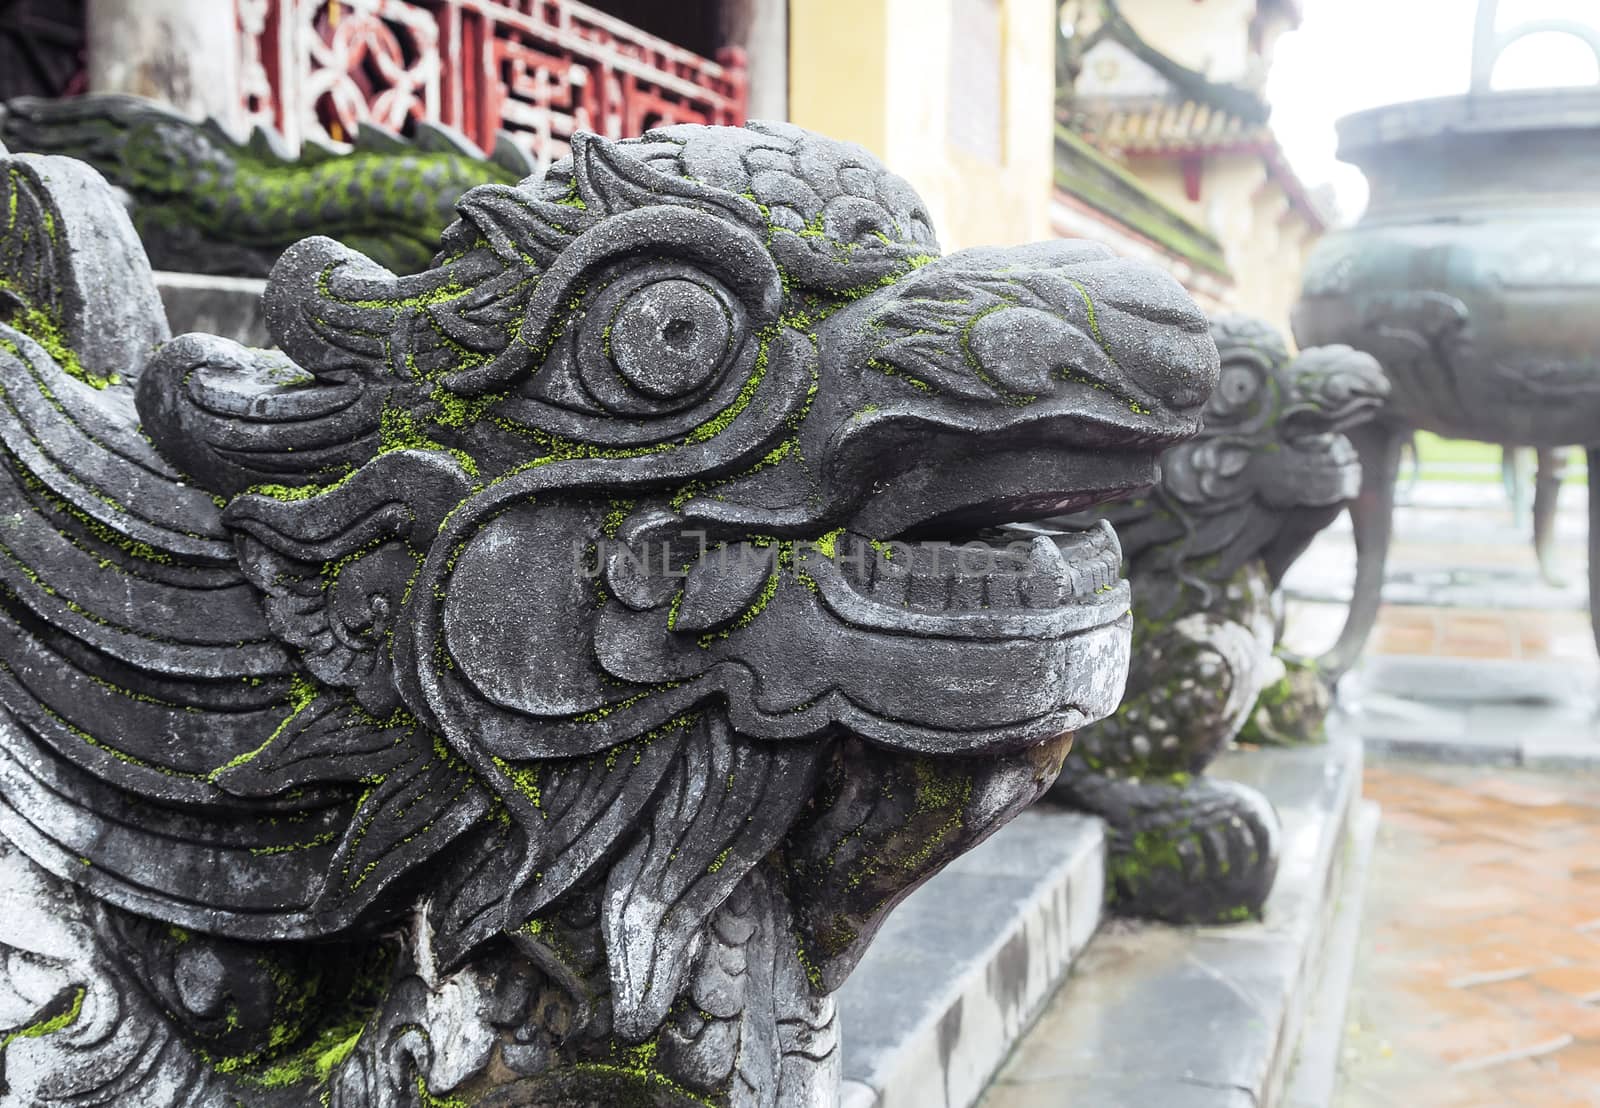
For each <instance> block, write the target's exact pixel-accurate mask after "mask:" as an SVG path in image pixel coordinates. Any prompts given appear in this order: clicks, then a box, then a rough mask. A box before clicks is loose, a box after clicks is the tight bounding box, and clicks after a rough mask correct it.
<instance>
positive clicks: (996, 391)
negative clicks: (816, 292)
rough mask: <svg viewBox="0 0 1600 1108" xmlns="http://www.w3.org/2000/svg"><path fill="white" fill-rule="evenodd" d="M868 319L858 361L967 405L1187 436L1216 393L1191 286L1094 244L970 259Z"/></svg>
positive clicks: (954, 258) (955, 260)
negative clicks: (868, 342) (1041, 409)
mask: <svg viewBox="0 0 1600 1108" xmlns="http://www.w3.org/2000/svg"><path fill="white" fill-rule="evenodd" d="M861 316H862V317H863V319H862V321H863V322H865V323H866V327H865V328H864V329H863V330H864V333H865V334H867V335H870V336H872V347H871V348H868V349H864V350H854V351H851V352H850V353H851V354H853V355H855V356H856V357H858V358H860V360H861V361H863V362H865V363H866V364H867V365H869V366H876V367H879V368H886V369H887V371H889V372H891V373H893V374H894V375H896V376H899V377H902V378H909V379H910V380H911V381H912V382H914V383H916V384H918V385H920V386H923V387H925V389H926V391H927V392H929V393H931V394H936V395H940V396H944V397H948V398H950V399H959V400H961V401H963V402H966V401H980V402H981V401H988V402H995V401H998V402H1000V403H1002V404H1004V405H1006V406H1007V408H1008V409H1009V410H1013V411H1015V410H1021V409H1031V408H1034V407H1035V406H1036V405H1042V406H1047V407H1051V408H1057V407H1059V408H1061V409H1062V410H1063V411H1065V410H1066V409H1068V408H1070V409H1072V411H1073V412H1074V413H1075V414H1077V415H1079V416H1084V417H1090V418H1095V417H1104V418H1106V419H1107V420H1109V421H1111V422H1115V423H1118V424H1124V423H1127V424H1129V427H1128V429H1129V430H1133V427H1132V426H1131V425H1132V424H1138V425H1139V426H1138V430H1139V431H1140V432H1142V433H1145V434H1149V435H1153V436H1156V437H1162V436H1166V435H1173V436H1181V435H1188V434H1192V433H1193V431H1194V426H1195V421H1196V420H1197V418H1198V416H1199V412H1200V409H1201V407H1202V406H1203V405H1204V403H1205V401H1206V399H1207V398H1208V397H1209V396H1210V394H1211V391H1212V389H1213V388H1214V387H1215V385H1216V382H1217V374H1218V358H1217V352H1216V347H1215V344H1214V343H1213V342H1212V339H1211V335H1210V330H1209V326H1208V324H1207V321H1206V318H1205V316H1204V315H1203V313H1201V311H1200V309H1199V308H1198V307H1197V306H1196V305H1195V304H1194V302H1193V301H1192V300H1190V299H1189V297H1188V294H1186V293H1185V292H1184V291H1183V288H1182V286H1180V285H1179V284H1178V283H1177V282H1176V281H1174V280H1173V279H1172V278H1170V277H1168V276H1167V275H1165V274H1163V273H1161V272H1159V271H1156V270H1154V269H1152V268H1150V267H1149V266H1144V265H1140V264H1138V263H1135V262H1128V261H1125V260H1123V259H1120V258H1117V257H1115V256H1113V255H1112V254H1111V253H1110V252H1109V251H1107V250H1106V249H1105V248H1104V247H1101V246H1098V245H1096V244H1090V243H1082V242H1057V243H1039V244H1035V245H1032V246H1023V247H1014V248H1009V249H984V250H968V251H962V252H960V253H957V254H953V255H951V256H949V257H947V258H942V259H939V260H938V261H935V262H933V263H931V264H929V265H927V266H925V267H923V268H922V269H920V270H918V271H917V272H916V273H915V274H913V275H911V276H908V277H907V278H905V279H903V280H901V281H899V282H897V283H896V284H895V285H894V286H893V287H892V288H890V289H886V290H885V291H884V292H883V293H882V294H880V295H879V296H877V297H874V298H873V299H872V301H871V302H870V303H868V304H864V305H863V306H862V310H861ZM851 322H855V321H854V320H852V321H851ZM825 345H828V344H827V343H826V342H825ZM862 355H864V357H862ZM846 360H848V359H846Z"/></svg>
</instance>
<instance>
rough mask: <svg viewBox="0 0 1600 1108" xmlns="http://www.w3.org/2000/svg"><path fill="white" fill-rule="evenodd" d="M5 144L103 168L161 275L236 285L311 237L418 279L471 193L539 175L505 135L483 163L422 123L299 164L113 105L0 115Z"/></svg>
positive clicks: (147, 110)
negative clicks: (168, 272) (209, 277)
mask: <svg viewBox="0 0 1600 1108" xmlns="http://www.w3.org/2000/svg"><path fill="white" fill-rule="evenodd" d="M0 144H4V145H6V146H8V147H10V148H11V149H12V150H15V151H19V152H20V151H25V150H26V151H31V152H33V153H39V154H59V155H63V156H67V157H73V158H77V159H79V160H81V161H85V162H88V163H89V164H90V165H92V166H94V167H95V169H96V170H98V171H99V172H100V174H101V175H102V176H103V177H105V178H106V179H107V180H108V181H110V182H111V183H112V184H113V185H115V186H117V187H118V188H119V189H121V190H122V192H123V195H124V197H125V199H126V201H127V203H128V207H129V209H130V211H131V214H132V216H133V224H134V227H135V229H137V230H138V232H139V238H140V239H141V241H142V242H143V243H144V248H145V252H146V254H148V255H149V258H150V261H151V263H152V264H153V265H154V266H155V267H156V268H157V269H173V270H181V271H183V272H188V273H208V274H222V275H227V276H236V277H265V276H266V275H267V274H268V272H269V271H271V269H272V264H273V263H274V262H275V261H277V260H278V256H279V255H280V254H282V253H283V252H284V251H285V250H287V249H288V248H289V247H290V246H292V245H293V244H294V243H295V242H297V241H299V240H300V239H302V238H305V237H306V236H307V235H312V234H322V235H330V236H332V237H334V238H337V239H339V240H340V241H341V242H344V243H346V244H347V245H349V246H350V247H352V248H353V249H356V250H360V251H361V252H363V253H365V254H367V255H368V256H369V257H371V258H372V259H373V260H374V261H376V262H377V263H378V264H379V265H382V266H384V267H386V268H388V269H392V270H394V271H395V272H397V273H415V272H416V271H418V270H420V269H423V268H424V267H426V266H427V264H428V262H429V261H430V260H431V259H432V258H433V255H434V252H435V251H437V250H438V248H439V234H440V232H442V231H443V230H444V229H445V227H447V226H448V225H449V224H450V223H451V222H452V221H453V220H454V219H455V203H456V200H458V199H459V198H460V196H461V194H462V193H463V192H465V191H466V190H467V189H469V188H471V187H472V186H473V185H482V184H505V185H511V184H515V183H516V182H517V181H519V180H521V179H522V178H524V177H526V176H528V174H530V173H532V172H533V170H534V164H533V162H532V160H531V159H530V158H529V157H528V155H527V154H526V153H525V152H524V151H523V150H522V149H521V148H520V147H518V146H517V145H516V144H515V143H513V142H512V141H511V139H510V138H509V136H505V135H502V136H501V139H500V141H499V142H498V143H497V144H496V146H495V149H494V153H493V154H492V155H485V154H484V153H483V152H482V151H480V150H479V149H478V148H477V146H475V145H474V144H473V143H472V142H470V141H469V140H468V139H467V138H465V137H464V136H463V135H461V134H459V133H458V132H456V131H453V130H451V129H450V128H448V127H444V126H440V125H439V124H434V123H419V124H418V125H417V128H416V134H415V136H414V137H412V138H402V137H400V136H398V135H395V134H393V133H392V132H389V131H385V130H384V129H383V128H381V127H373V126H365V127H362V128H361V129H360V130H359V131H357V132H356V134H355V136H354V143H353V145H352V146H351V148H350V149H349V150H345V151H340V150H334V149H331V148H329V147H326V146H323V145H320V144H319V143H317V142H314V141H311V142H307V143H305V144H304V145H303V146H302V147H301V149H300V152H299V154H298V155H291V154H290V153H289V152H288V150H287V148H286V147H285V146H284V143H283V140H282V139H281V138H280V137H279V136H278V135H277V134H276V132H273V131H269V130H267V129H265V128H261V127H257V128H255V129H254V130H253V131H251V133H250V135H249V137H248V138H247V139H246V140H244V141H240V140H238V139H236V138H234V137H233V136H232V135H230V134H229V133H228V132H227V130H226V129H225V128H224V127H222V125H221V124H219V123H217V122H216V121H214V120H207V121H205V122H203V123H200V122H196V121H194V120H191V119H188V118H187V117H185V116H182V115H180V114H178V113H177V112H174V111H173V110H172V109H171V108H168V107H166V106H164V105H162V104H158V103H155V102H154V101H150V100H144V99H141V98H139V97H136V96H124V95H119V94H109V93H107V94H100V95H95V96H77V97H71V98H68V99H64V100H45V99H38V98H34V97H19V98H17V99H15V100H12V101H10V102H8V103H7V104H5V105H4V107H3V109H0Z"/></svg>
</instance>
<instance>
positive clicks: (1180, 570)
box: [1051, 315, 1388, 923]
mask: <svg viewBox="0 0 1600 1108" xmlns="http://www.w3.org/2000/svg"><path fill="white" fill-rule="evenodd" d="M1211 332H1212V337H1213V338H1214V339H1215V340H1216V343H1217V348H1218V351H1219V353H1220V356H1221V360H1222V372H1221V376H1220V378H1219V381H1218V384H1217V389H1216V391H1215V393H1213V395H1212V398H1211V400H1210V402H1209V403H1208V404H1207V406H1206V409H1205V416H1204V422H1205V429H1204V430H1203V432H1202V433H1201V434H1200V435H1199V436H1198V437H1196V438H1195V439H1194V440H1193V441H1191V442H1187V443H1184V444H1181V445H1179V446H1176V447H1174V448H1172V449H1171V450H1169V451H1168V452H1167V453H1166V454H1165V455H1164V456H1163V457H1162V459H1161V474H1162V476H1161V483H1160V484H1159V485H1158V486H1157V487H1156V488H1155V490H1154V491H1153V492H1152V493H1150V494H1148V495H1146V494H1140V495H1139V496H1136V497H1132V498H1125V499H1122V500H1118V501H1114V502H1111V503H1108V504H1106V505H1104V506H1102V507H1100V508H1098V509H1096V510H1095V511H1094V513H1092V517H1093V518H1098V519H1107V520H1110V521H1111V522H1112V523H1113V524H1114V525H1115V526H1116V528H1117V532H1118V534H1119V535H1121V537H1122V547H1123V552H1124V556H1125V558H1126V562H1125V565H1126V572H1127V574H1128V577H1129V579H1130V580H1131V581H1132V583H1133V590H1134V625H1133V656H1134V657H1135V658H1136V659H1137V660H1138V661H1137V664H1136V665H1135V666H1134V668H1133V670H1132V671H1131V673H1130V675H1129V681H1128V689H1127V695H1126V696H1125V697H1124V699H1123V701H1122V704H1121V707H1120V708H1119V709H1118V710H1117V712H1116V714H1115V715H1113V716H1112V717H1111V718H1109V719H1107V720H1105V721H1104V722H1101V723H1098V724H1095V725H1094V726H1093V727H1089V728H1086V729H1084V730H1083V731H1082V732H1080V734H1079V735H1078V739H1077V742H1076V744H1075V746H1074V747H1073V749H1072V751H1071V753H1070V754H1069V755H1068V757H1067V760H1066V765H1065V768H1064V769H1063V771H1062V774H1061V778H1060V780H1059V782H1058V783H1057V784H1056V786H1055V788H1054V789H1053V791H1052V794H1051V795H1052V797H1053V798H1054V799H1057V800H1060V801H1063V802H1065V803H1067V804H1069V805H1071V806H1073V807H1076V808H1080V809H1083V810H1085V811H1089V812H1093V813H1095V814H1097V815H1100V816H1102V817H1104V818H1105V819H1106V821H1107V824H1108V833H1109V842H1110V855H1111V857H1110V862H1109V865H1108V871H1107V879H1108V880H1107V884H1108V890H1109V894H1110V900H1111V903H1112V904H1113V906H1114V907H1115V908H1116V909H1117V910H1118V911H1119V912H1121V913H1124V914H1128V915H1137V916H1146V917H1153V918H1156V919H1162V920H1168V921H1171V922H1176V923H1215V922H1226V921H1229V920H1238V919H1245V918H1249V917H1251V916H1254V915H1257V914H1259V912H1260V909H1261V906H1262V904H1263V903H1264V901H1265V900H1266V897H1267V894H1268V893H1269V892H1270V891H1271V889H1272V881H1273V877H1274V876H1275V874H1276V870H1277V837H1278V820H1277V815H1276V813H1274V812H1273V810H1272V807H1271V805H1270V804H1268V803H1267V801H1266V800H1265V799H1264V798H1263V797H1261V796H1260V795H1259V794H1257V793H1255V792H1254V791H1252V790H1250V789H1248V788H1245V787H1243V786H1241V785H1238V784H1235V783H1233V782H1228V781H1213V780H1209V779H1207V778H1205V777H1202V776H1200V775H1201V774H1202V773H1203V771H1204V770H1205V768H1206V766H1207V765H1209V764H1210V763H1211V761H1212V760H1213V759H1214V758H1215V757H1216V756H1217V755H1218V754H1220V753H1221V752H1222V751H1223V750H1224V749H1225V748H1226V747H1227V746H1228V744H1229V743H1230V742H1231V741H1232V740H1233V739H1234V738H1235V736H1237V735H1238V734H1239V733H1240V730H1241V728H1243V727H1244V726H1245V724H1246V722H1247V720H1248V719H1249V718H1250V717H1251V716H1252V715H1254V716H1256V717H1259V718H1260V719H1265V720H1268V721H1270V720H1271V719H1272V718H1273V717H1274V713H1278V714H1281V713H1282V712H1283V711H1284V710H1285V708H1286V706H1287V705H1291V704H1299V703H1302V702H1303V701H1304V700H1306V699H1307V698H1309V699H1311V700H1313V701H1315V700H1316V699H1317V697H1318V695H1319V694H1320V684H1316V682H1317V678H1316V674H1315V673H1314V672H1313V671H1310V670H1306V669H1303V668H1302V669H1298V670H1291V671H1289V672H1285V670H1284V667H1283V666H1282V665H1281V664H1279V663H1278V660H1277V659H1275V658H1274V656H1273V648H1274V644H1275V640H1276V638H1277V633H1278V628H1279V619H1278V611H1279V610H1278V608H1277V606H1276V602H1277V599H1278V598H1277V593H1276V590H1277V587H1278V583H1279V582H1280V581H1281V580H1282V578H1283V575H1284V573H1285V572H1286V571H1287V570H1288V568H1289V566H1290V564H1292V563H1293V562H1294V560H1295V559H1296V558H1298V557H1299V556H1300V555H1301V554H1302V553H1304V551H1305V549H1306V547H1307V546H1308V545H1309V544H1310V542H1311V540H1312V539H1313V538H1314V537H1315V536H1316V534H1317V532H1319V531H1320V530H1322V529H1323V528H1324V527H1326V526H1327V525H1328V524H1329V523H1331V522H1332V521H1333V520H1334V518H1335V517H1336V516H1337V515H1338V513H1339V512H1340V511H1341V510H1342V509H1343V507H1344V505H1345V503H1346V502H1347V501H1348V500H1349V499H1350V498H1351V497H1352V496H1354V495H1355V494H1356V492H1357V491H1358V489H1359V488H1360V481H1361V470H1360V464H1359V462H1358V461H1357V459H1356V455H1355V450H1354V447H1353V446H1352V445H1351V444H1350V441H1349V440H1348V439H1347V438H1346V437H1345V436H1344V435H1343V434H1342V433H1341V432H1342V431H1343V430H1345V429H1347V428H1349V427H1352V426H1355V425H1357V424H1359V423H1361V422H1363V421H1365V420H1367V419H1369V418H1371V416H1372V415H1373V414H1374V413H1375V412H1376V410H1377V408H1378V407H1379V405H1380V404H1381V403H1382V401H1383V398H1384V397H1385V395H1387V391H1388V385H1387V382H1386V381H1385V379H1384V377H1383V373H1382V371H1381V370H1380V368H1379V366H1378V363H1377V362H1376V361H1375V360H1374V359H1373V358H1371V357H1370V356H1368V355H1366V354H1363V353H1361V352H1359V351H1354V350H1351V349H1350V348H1349V347H1345V346H1325V347H1315V348H1312V349H1310V350H1306V351H1303V352H1302V353H1300V354H1299V355H1298V356H1297V357H1294V358H1291V357H1290V356H1289V353H1288V351H1287V349H1286V348H1285V346H1284V342H1283V339H1282V337H1281V336H1280V335H1279V334H1278V333H1277V332H1276V331H1275V330H1274V329H1273V328H1272V327H1270V326H1269V325H1268V324H1266V323H1264V322H1262V321H1260V320H1257V319H1253V318H1250V317H1245V316H1237V315H1228V316H1221V317H1219V318H1216V319H1214V320H1213V321H1212V323H1211ZM1070 522H1071V523H1072V525H1074V526H1083V525H1084V524H1085V523H1086V522H1087V519H1085V518H1076V519H1073V520H1071V521H1070ZM1307 682H1309V683H1313V684H1316V688H1315V689H1314V690H1312V691H1311V692H1307V691H1306V690H1304V689H1303V688H1301V686H1302V685H1303V684H1305V683H1307ZM1269 683H1270V684H1269ZM1264 687H1265V689H1264ZM1323 695H1325V694H1323ZM1258 698H1260V699H1261V701H1262V703H1261V705H1260V707H1259V708H1258V707H1257V705H1258ZM1269 725H1270V722H1269ZM1258 726H1260V723H1259V722H1258Z"/></svg>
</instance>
